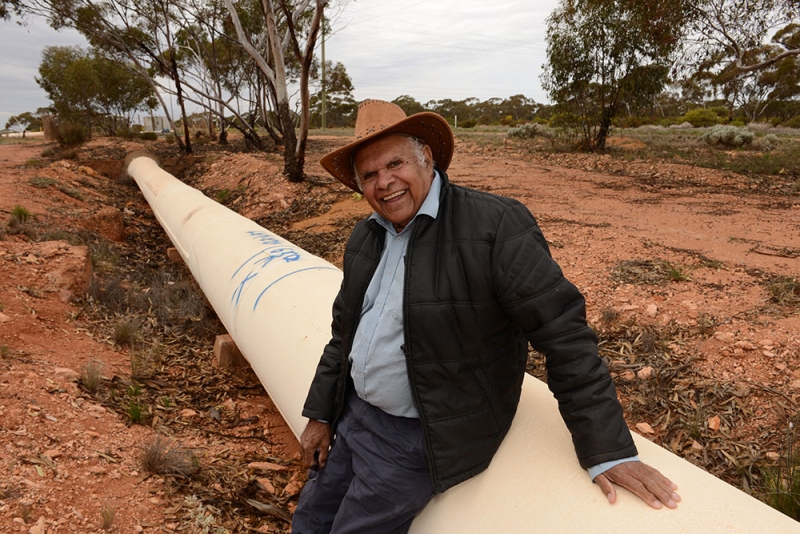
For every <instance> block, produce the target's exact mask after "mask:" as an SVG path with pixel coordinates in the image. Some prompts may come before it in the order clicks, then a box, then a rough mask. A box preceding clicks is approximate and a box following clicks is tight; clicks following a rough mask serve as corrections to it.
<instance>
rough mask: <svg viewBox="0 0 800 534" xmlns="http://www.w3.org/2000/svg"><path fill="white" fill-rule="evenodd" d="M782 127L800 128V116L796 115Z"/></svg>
mask: <svg viewBox="0 0 800 534" xmlns="http://www.w3.org/2000/svg"><path fill="white" fill-rule="evenodd" d="M781 126H783V127H784V128H800V115H796V116H794V117H792V118H791V119H789V120H788V121H784V122H783V123H782V124H781Z"/></svg>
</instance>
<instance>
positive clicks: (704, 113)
mask: <svg viewBox="0 0 800 534" xmlns="http://www.w3.org/2000/svg"><path fill="white" fill-rule="evenodd" d="M718 119H719V117H718V116H717V114H716V113H714V111H712V110H710V109H708V108H695V109H692V110H690V111H687V112H686V114H685V115H684V116H683V117H681V118H680V119H679V120H678V122H688V123H690V124H691V125H692V126H694V127H695V128H704V127H706V126H714V125H715V124H717V122H718Z"/></svg>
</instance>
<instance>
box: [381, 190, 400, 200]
mask: <svg viewBox="0 0 800 534" xmlns="http://www.w3.org/2000/svg"><path fill="white" fill-rule="evenodd" d="M404 193H405V190H403V191H397V192H396V193H392V194H391V195H386V196H385V197H383V201H384V202H388V201H389V200H392V199H393V198H397V197H399V196H400V195H402V194H404Z"/></svg>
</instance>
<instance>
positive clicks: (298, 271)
mask: <svg viewBox="0 0 800 534" xmlns="http://www.w3.org/2000/svg"><path fill="white" fill-rule="evenodd" d="M338 270H339V269H337V268H336V267H306V268H304V269H297V270H296V271H292V272H290V273H286V274H284V275H283V276H281V277H280V278H276V279H275V280H273V282H272V283H271V284H270V285H268V286H267V287H265V288H264V290H263V291H262V292H261V293H259V294H258V298H256V302H255V304H253V311H256V308H258V302H259V301H260V300H261V297H263V296H264V293H266V292H267V291H269V289H270V288H271V287H272V286H274V285H275V284H277V283H278V282H280V281H281V280H283V279H284V278H288V277H289V276H292V275H293V274H297V273H302V272H304V271H338Z"/></svg>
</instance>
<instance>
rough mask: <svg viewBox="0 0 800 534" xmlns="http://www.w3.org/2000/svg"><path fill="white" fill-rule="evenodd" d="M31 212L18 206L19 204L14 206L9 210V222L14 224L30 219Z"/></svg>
mask: <svg viewBox="0 0 800 534" xmlns="http://www.w3.org/2000/svg"><path fill="white" fill-rule="evenodd" d="M31 217H32V216H31V212H30V211H28V209H27V208H24V207H22V206H20V205H19V204H17V205H15V206H14V209H13V210H11V222H12V223H15V224H22V223H26V222H28V221H29V220H30V219H31Z"/></svg>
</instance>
